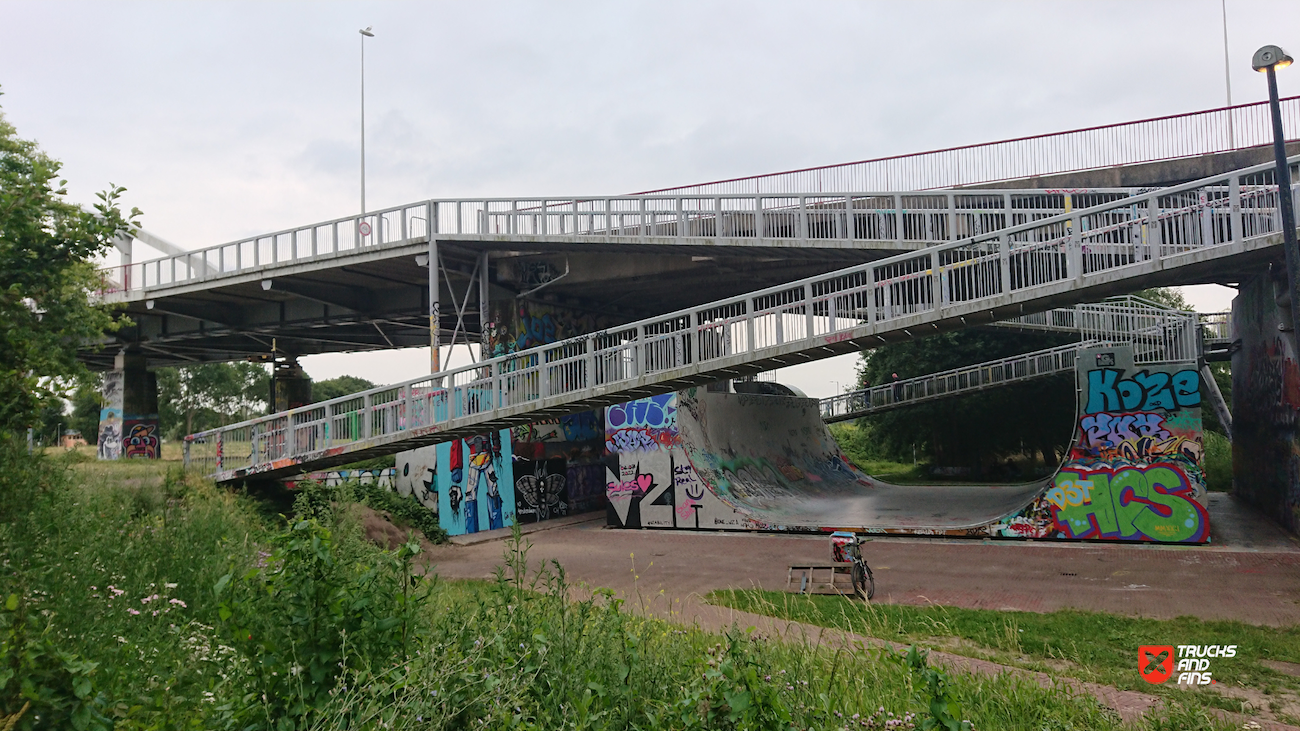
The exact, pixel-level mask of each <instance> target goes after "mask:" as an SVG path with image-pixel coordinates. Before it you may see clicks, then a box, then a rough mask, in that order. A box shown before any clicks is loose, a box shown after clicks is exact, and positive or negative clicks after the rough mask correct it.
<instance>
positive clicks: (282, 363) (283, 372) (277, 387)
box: [270, 356, 311, 414]
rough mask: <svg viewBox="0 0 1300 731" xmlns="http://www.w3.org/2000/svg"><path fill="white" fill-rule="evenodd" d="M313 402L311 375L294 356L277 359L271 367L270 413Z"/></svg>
mask: <svg viewBox="0 0 1300 731" xmlns="http://www.w3.org/2000/svg"><path fill="white" fill-rule="evenodd" d="M309 403H311V377H310V376H308V375H307V373H306V372H304V371H303V369H302V366H300V365H298V359H297V358H295V357H292V356H289V357H286V358H283V359H280V360H277V361H275V364H274V365H273V366H272V367H271V404H270V413H272V414H274V413H275V412H277V411H288V410H289V409H296V408H299V407H300V406H306V405H307V404H309Z"/></svg>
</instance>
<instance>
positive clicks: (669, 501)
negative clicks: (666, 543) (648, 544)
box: [605, 393, 750, 530]
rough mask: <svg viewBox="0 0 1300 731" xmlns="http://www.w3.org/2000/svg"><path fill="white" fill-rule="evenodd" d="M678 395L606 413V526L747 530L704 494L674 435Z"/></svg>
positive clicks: (731, 510)
mask: <svg viewBox="0 0 1300 731" xmlns="http://www.w3.org/2000/svg"><path fill="white" fill-rule="evenodd" d="M677 400H678V394H676V393H670V394H663V395H660V396H651V397H649V398H643V399H637V400H635V401H629V402H627V403H624V404H616V405H614V406H609V407H607V408H606V409H605V449H606V451H607V452H608V454H609V455H610V462H611V465H610V466H609V467H608V468H607V470H606V475H605V491H606V492H605V495H606V499H607V500H608V501H609V507H608V509H607V515H608V521H609V524H610V525H614V526H618V527H621V528H709V529H714V530H729V529H744V528H748V527H750V526H749V521H748V520H747V519H746V518H745V516H743V515H741V514H740V513H738V512H737V511H736V510H735V509H734V508H732V507H731V506H730V505H727V504H726V503H724V502H723V501H722V500H720V499H718V497H717V495H715V494H714V493H713V491H712V490H710V489H708V488H707V487H706V486H705V484H704V482H703V481H702V480H701V479H700V476H699V475H698V474H697V473H696V471H695V468H694V467H693V466H692V465H691V461H690V459H689V458H688V457H687V454H686V451H685V450H684V449H683V448H682V443H681V437H680V434H679V432H678V429H677Z"/></svg>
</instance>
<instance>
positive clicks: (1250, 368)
mask: <svg viewBox="0 0 1300 731" xmlns="http://www.w3.org/2000/svg"><path fill="white" fill-rule="evenodd" d="M1275 269H1280V268H1276V267H1275ZM1284 271H1285V270H1280V271H1275V272H1270V273H1260V274H1259V275H1258V276H1255V277H1254V278H1252V279H1249V280H1246V281H1243V282H1242V283H1241V288H1240V291H1239V293H1238V295H1237V297H1236V298H1235V299H1234V300H1233V301H1232V333H1233V337H1235V338H1240V340H1239V342H1240V344H1241V347H1240V348H1239V349H1237V351H1236V352H1235V353H1234V354H1233V356H1232V436H1233V439H1232V483H1233V488H1232V489H1233V492H1234V493H1235V494H1236V495H1237V496H1238V497H1240V498H1242V499H1244V500H1246V501H1247V502H1249V503H1251V504H1252V505H1254V506H1255V507H1257V508H1259V509H1260V510H1261V511H1263V512H1264V513H1265V514H1266V515H1268V516H1269V517H1271V518H1272V519H1273V520H1275V521H1277V522H1278V523H1280V524H1281V525H1282V526H1284V527H1285V528H1287V529H1288V530H1290V531H1291V532H1293V533H1297V534H1300V432H1298V430H1297V427H1298V426H1300V419H1298V418H1297V416H1298V415H1300V369H1298V368H1297V365H1296V364H1297V362H1300V361H1298V359H1297V353H1296V352H1295V345H1294V342H1295V341H1294V340H1293V339H1292V338H1291V337H1290V333H1288V332H1286V329H1289V328H1290V327H1291V313H1290V311H1289V309H1290V302H1289V297H1288V293H1287V287H1286V280H1285V278H1284V274H1283V272H1284ZM1278 276H1282V277H1283V278H1282V279H1281V286H1277V282H1275V281H1274V280H1275V279H1277V277H1278Z"/></svg>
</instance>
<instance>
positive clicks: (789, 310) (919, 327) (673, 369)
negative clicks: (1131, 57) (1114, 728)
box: [189, 159, 1297, 481]
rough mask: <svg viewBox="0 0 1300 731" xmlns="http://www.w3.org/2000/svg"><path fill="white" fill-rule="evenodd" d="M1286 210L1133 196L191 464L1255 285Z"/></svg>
mask: <svg viewBox="0 0 1300 731" xmlns="http://www.w3.org/2000/svg"><path fill="white" fill-rule="evenodd" d="M1296 162H1297V160H1294V159H1293V160H1292V164H1295V163H1296ZM1276 194H1277V191H1276V188H1275V187H1274V186H1271V173H1270V168H1269V166H1258V167H1256V168H1249V169H1246V170H1242V171H1239V172H1236V173H1233V174H1230V175H1223V176H1216V177H1214V178H1210V179H1207V180H1203V181H1198V182H1196V183H1191V184H1186V185H1181V186H1174V187H1172V188H1168V189H1163V190H1159V191H1154V192H1149V193H1144V194H1140V195H1132V196H1128V197H1126V198H1123V199H1120V200H1116V201H1112V202H1110V203H1105V204H1103V205H1100V206H1095V207H1090V208H1086V209H1082V210H1075V211H1072V212H1071V213H1068V214H1060V215H1056V216H1051V217H1048V218H1044V219H1041V220H1038V221H1034V222H1032V223H1026V224H1022V225H1020V226H1014V227H1010V228H1006V229H1002V230H1000V231H995V232H991V233H988V234H983V235H978V236H973V237H971V238H968V239H964V240H961V241H957V242H952V243H949V244H941V245H937V246H932V247H929V248H927V249H924V250H922V251H918V252H914V253H904V254H900V255H896V256H893V257H889V258H885V259H881V260H879V261H877V262H874V263H871V264H863V265H858V266H854V267H850V268H847V269H842V270H839V271H837V272H834V273H832V274H828V275H821V276H818V277H812V278H808V279H805V280H802V281H799V282H795V283H791V284H787V285H783V286H780V287H774V288H769V289H766V290H761V291H758V292H753V293H750V294H749V295H746V296H743V297H734V298H726V299H723V300H719V301H716V302H713V303H709V304H707V305H703V306H699V307H694V308H689V309H687V310H682V311H678V312H675V313H670V314H668V315H661V316H659V317H656V318H650V319H646V320H642V321H639V322H635V323H630V324H627V325H623V326H619V327H615V328H610V329H606V330H602V331H600V332H596V333H590V334H585V335H582V336H579V337H575V338H570V339H568V340H565V341H563V342H560V343H556V344H553V345H548V346H542V347H538V348H532V349H527V350H523V351H520V352H517V353H514V354H511V355H507V356H502V357H498V358H493V359H489V360H485V361H482V362H480V363H477V364H475V365H473V366H468V367H465V368H459V369H453V370H447V371H443V372H440V373H438V374H436V375H435V376H430V377H425V378H422V379H417V380H413V381H408V382H406V383H403V384H397V385H395V386H390V387H385V388H381V389H375V390H372V391H368V392H364V393H361V394H355V395H353V396H351V397H348V398H344V399H337V400H335V401H332V402H324V403H321V404H313V405H312V406H311V407H310V408H305V409H299V410H296V411H291V412H286V413H280V414H275V415H272V416H269V417H265V418H262V419H257V420H253V421H250V422H245V423H242V424H238V425H233V426H230V427H224V428H222V429H219V430H214V431H213V432H207V433H203V434H198V435H194V436H193V437H192V438H191V439H190V441H189V460H190V463H191V464H192V465H194V466H196V467H199V468H201V469H204V471H206V472H208V473H210V474H212V475H213V476H214V477H215V478H216V479H218V480H219V481H231V480H238V479H243V478H247V477H256V478H258V479H270V478H276V477H280V476H283V475H287V474H291V473H295V472H301V471H305V470H309V469H313V468H319V467H325V466H329V465H336V464H344V463H347V462H351V461H355V460H357V459H361V458H364V457H369V456H374V455H378V454H388V453H393V452H397V451H401V450H405V449H410V448H412V447H415V446H419V445H423V444H430V443H434V442H440V441H445V440H447V439H451V438H456V437H462V436H469V435H472V434H475V433H481V432H485V431H488V430H492V429H499V428H503V427H508V426H510V425H512V424H518V423H525V422H530V421H535V420H537V419H539V418H542V417H545V416H549V415H555V414H563V413H572V412H575V411H580V410H585V409H590V408H592V407H595V406H601V405H605V404H611V403H617V402H621V401H626V400H628V399H630V398H636V397H639V396H644V395H649V394H654V393H666V392H669V391H674V390H677V389H680V388H684V387H689V386H694V385H701V384H705V383H708V382H711V381H716V380H718V379H725V378H733V377H737V376H742V375H747V374H752V373H755V372H759V371H764V370H770V369H772V368H777V367H781V366H785V365H790V364H792V363H797V362H803V361H807V360H814V359H819V358H825V357H830V356H832V355H838V354H841V353H846V352H853V351H858V350H861V349H863V348H867V347H873V346H875V345H879V344H881V343H885V342H890V341H894V340H899V339H907V338H912V337H920V336H923V335H926V334H929V333H932V332H938V331H941V330H946V329H953V328H960V327H966V326H970V325H974V324H985V323H989V322H992V321H995V320H999V319H1006V318H1010V317H1017V316H1020V315H1023V314H1026V313H1032V312H1036V311H1042V310H1047V309H1051V308H1053V307H1058V306H1063V305H1073V304H1076V303H1079V302H1085V301H1096V300H1099V299H1102V298H1104V297H1106V296H1109V295H1112V294H1117V293H1125V292H1130V291H1135V290H1138V289H1142V288H1146V287H1152V286H1163V285H1169V284H1186V283H1194V282H1200V281H1216V280H1218V281H1221V280H1223V279H1224V278H1226V277H1245V276H1248V275H1249V273H1250V272H1252V271H1257V270H1258V269H1259V268H1260V267H1261V266H1264V265H1267V263H1269V262H1270V261H1272V260H1275V259H1276V258H1277V257H1278V256H1279V254H1278V250H1277V245H1278V243H1279V242H1280V234H1279V232H1278V224H1277V213H1276V205H1275V201H1276Z"/></svg>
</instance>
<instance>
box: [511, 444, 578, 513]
mask: <svg viewBox="0 0 1300 731" xmlns="http://www.w3.org/2000/svg"><path fill="white" fill-rule="evenodd" d="M514 468H515V474H516V475H518V477H516V478H515V506H516V507H515V509H516V511H517V512H518V514H519V520H520V521H521V522H523V521H525V520H528V521H532V522H537V521H539V520H548V519H550V518H556V517H559V516H561V515H567V514H568V512H569V496H568V493H567V491H566V489H565V488H566V486H567V484H568V475H567V473H566V470H565V466H564V460H563V459H549V460H520V461H518V462H516V463H515V465H514Z"/></svg>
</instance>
